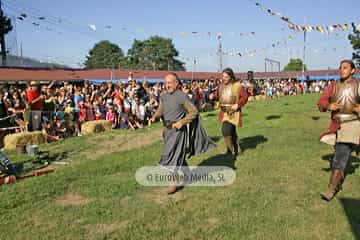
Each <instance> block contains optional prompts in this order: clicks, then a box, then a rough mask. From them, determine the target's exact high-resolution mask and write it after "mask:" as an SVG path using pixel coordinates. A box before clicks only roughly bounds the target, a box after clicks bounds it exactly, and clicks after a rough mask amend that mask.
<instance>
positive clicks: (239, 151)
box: [233, 137, 243, 156]
mask: <svg viewBox="0 0 360 240" xmlns="http://www.w3.org/2000/svg"><path fill="white" fill-rule="evenodd" d="M237 140H238V138H237V137H233V145H234V155H235V156H238V155H241V154H242V152H243V151H242V149H241V146H240V144H238V142H237Z"/></svg>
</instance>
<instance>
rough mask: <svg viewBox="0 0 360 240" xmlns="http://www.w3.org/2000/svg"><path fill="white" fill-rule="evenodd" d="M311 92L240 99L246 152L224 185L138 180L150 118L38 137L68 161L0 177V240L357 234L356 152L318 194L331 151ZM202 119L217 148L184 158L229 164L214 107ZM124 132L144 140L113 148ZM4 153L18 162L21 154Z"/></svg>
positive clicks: (154, 138) (148, 152)
mask: <svg viewBox="0 0 360 240" xmlns="http://www.w3.org/2000/svg"><path fill="white" fill-rule="evenodd" d="M317 98H318V95H306V96H295V97H283V98H281V99H280V100H273V101H268V102H265V101H261V102H256V103H249V104H248V105H247V106H246V107H245V108H244V110H243V113H244V115H245V116H244V121H243V125H244V126H243V128H241V129H238V134H239V136H240V138H241V141H242V146H243V147H244V148H245V152H244V154H243V155H241V156H239V157H238V158H237V160H236V161H235V163H234V165H235V167H236V176H237V177H236V180H235V182H234V184H232V185H230V186H227V187H188V188H185V189H184V190H183V191H180V192H178V193H177V194H175V195H173V196H166V195H164V194H163V193H162V189H161V188H156V187H144V186H141V185H139V184H137V182H136V181H135V178H134V174H135V172H136V170H137V169H138V168H140V167H142V166H145V165H146V166H150V165H156V164H157V162H158V159H159V156H160V153H161V147H162V142H161V137H160V136H161V134H160V132H159V131H160V130H159V128H160V126H159V125H157V126H156V127H155V129H152V130H150V131H149V130H147V129H143V130H141V131H137V132H130V131H120V130H119V131H111V132H107V133H103V134H98V135H94V136H87V137H79V138H73V139H67V140H65V141H63V142H58V143H53V144H49V145H45V146H42V150H50V151H51V156H52V157H54V158H55V157H56V156H60V158H61V159H63V161H69V162H70V164H69V165H67V166H60V167H57V171H56V172H55V173H52V174H47V175H44V176H41V177H34V178H29V179H27V180H24V181H19V182H17V183H15V184H11V185H2V186H0V206H1V214H0V221H1V225H0V239H5V238H6V239H356V234H359V232H357V231H359V228H360V188H359V183H360V173H359V172H360V171H359V170H360V169H358V166H359V161H360V160H359V158H356V157H353V163H352V165H351V166H350V170H352V171H351V172H350V173H349V175H348V177H347V178H346V181H345V184H344V191H343V192H341V193H340V194H339V195H338V196H337V198H336V199H334V200H333V201H332V202H330V203H325V202H323V201H321V200H320V198H319V192H320V191H322V190H324V189H325V187H326V185H327V182H328V178H329V172H326V171H324V170H322V168H326V167H328V162H327V161H324V160H323V159H322V158H325V157H328V156H327V155H329V154H332V152H333V150H332V148H331V147H329V146H326V145H324V144H321V143H320V142H319V141H318V137H319V135H320V133H322V132H324V131H325V130H326V129H327V127H328V124H329V114H327V113H319V112H318V111H317V108H316V101H317ZM203 119H204V124H205V126H206V129H207V131H208V134H209V135H210V136H212V137H215V138H218V139H220V140H219V141H218V144H219V148H218V149H216V150H214V151H212V152H209V153H207V154H204V155H201V156H197V157H194V158H193V159H191V160H190V162H189V163H190V164H191V165H198V164H205V165H211V164H214V162H218V163H219V164H224V165H231V164H232V163H231V162H229V160H226V159H222V158H219V157H218V154H220V153H222V152H224V143H223V140H222V138H221V132H220V126H219V125H218V123H217V116H216V114H215V112H214V113H205V114H204V115H203ZM132 138H135V143H134V146H139V144H141V143H142V142H144V141H148V142H149V143H151V144H150V145H146V146H145V147H143V148H141V149H136V150H133V151H131V150H125V151H121V150H123V149H131V144H130V145H129V141H131V140H130V139H132ZM146 138H148V139H147V140H146ZM124 144H127V145H128V146H127V147H126V148H121V146H123V145H124ZM117 146H119V147H117ZM119 151H120V152H119ZM7 154H8V156H9V157H10V159H12V160H13V161H15V162H18V163H20V162H23V161H25V160H27V159H28V157H27V156H25V155H23V156H19V155H16V154H15V153H13V152H10V153H9V152H7ZM25 167H26V166H25ZM29 167H31V166H29ZM349 199H350V200H349ZM351 199H354V200H351ZM357 236H359V235H357Z"/></svg>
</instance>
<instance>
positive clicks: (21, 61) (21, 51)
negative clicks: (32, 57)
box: [0, 0, 24, 67]
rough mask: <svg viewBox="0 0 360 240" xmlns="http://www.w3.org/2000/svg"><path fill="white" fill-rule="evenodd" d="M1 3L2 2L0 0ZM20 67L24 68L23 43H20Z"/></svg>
mask: <svg viewBox="0 0 360 240" xmlns="http://www.w3.org/2000/svg"><path fill="white" fill-rule="evenodd" d="M0 1H1V0H0ZM20 65H21V66H22V67H23V66H24V59H23V49H22V43H20Z"/></svg>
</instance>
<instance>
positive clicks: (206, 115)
mask: <svg viewBox="0 0 360 240" xmlns="http://www.w3.org/2000/svg"><path fill="white" fill-rule="evenodd" d="M215 115H216V113H207V114H205V117H213V116H215Z"/></svg>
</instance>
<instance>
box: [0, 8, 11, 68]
mask: <svg viewBox="0 0 360 240" xmlns="http://www.w3.org/2000/svg"><path fill="white" fill-rule="evenodd" d="M12 29H13V27H12V25H11V20H10V18H8V17H6V16H5V15H4V14H3V11H2V9H1V7H0V44H1V56H2V58H1V60H2V61H1V62H2V65H3V66H5V65H6V47H5V35H6V34H8V33H9V32H10V31H11V30H12Z"/></svg>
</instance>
